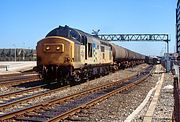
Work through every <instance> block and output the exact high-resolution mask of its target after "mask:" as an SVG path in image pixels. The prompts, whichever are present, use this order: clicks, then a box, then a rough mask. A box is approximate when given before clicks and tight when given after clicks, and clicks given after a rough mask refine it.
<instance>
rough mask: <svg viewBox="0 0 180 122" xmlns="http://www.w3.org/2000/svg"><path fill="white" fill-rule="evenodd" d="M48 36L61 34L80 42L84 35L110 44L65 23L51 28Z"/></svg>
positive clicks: (104, 43)
mask: <svg viewBox="0 0 180 122" xmlns="http://www.w3.org/2000/svg"><path fill="white" fill-rule="evenodd" d="M48 36H63V37H65V38H70V39H72V40H74V41H77V42H81V38H82V36H85V37H89V38H96V39H98V40H99V41H100V42H101V44H103V45H107V46H110V43H109V42H106V41H104V40H101V39H100V38H97V37H94V36H92V35H90V34H88V33H85V32H83V31H81V30H79V29H75V28H71V27H69V26H67V25H65V26H64V27H63V26H59V27H58V28H55V29H53V30H52V31H50V32H49V33H48V34H47V35H46V37H48Z"/></svg>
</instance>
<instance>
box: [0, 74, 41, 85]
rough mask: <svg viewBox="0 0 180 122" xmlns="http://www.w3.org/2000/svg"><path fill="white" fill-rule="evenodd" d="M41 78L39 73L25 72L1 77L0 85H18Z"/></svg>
mask: <svg viewBox="0 0 180 122" xmlns="http://www.w3.org/2000/svg"><path fill="white" fill-rule="evenodd" d="M39 80H40V78H39V77H38V75H37V74H24V75H17V76H14V75H13V76H11V77H6V78H1V79H0V86H6V87H7V86H13V85H18V84H21V83H26V82H32V81H39Z"/></svg>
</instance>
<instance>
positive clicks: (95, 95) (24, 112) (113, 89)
mask: <svg viewBox="0 0 180 122" xmlns="http://www.w3.org/2000/svg"><path fill="white" fill-rule="evenodd" d="M151 70H152V66H150V67H148V68H147V69H145V70H144V71H142V72H140V73H138V74H137V75H135V76H132V77H130V78H128V79H124V80H120V81H116V82H112V83H108V84H105V85H102V86H98V87H95V88H92V89H88V90H84V91H82V92H79V93H76V94H73V95H69V96H66V97H63V98H53V99H50V100H46V101H45V102H41V103H38V104H35V105H29V106H26V107H24V108H22V109H18V110H15V111H13V112H7V113H4V114H2V115H0V120H1V121H3V120H8V121H11V120H18V121H36V122H37V121H59V120H62V119H65V118H67V117H69V116H71V115H73V114H75V113H76V112H79V111H81V109H86V108H89V107H91V106H93V105H95V104H96V103H98V102H101V101H103V100H104V99H107V98H108V97H110V96H112V95H114V94H117V93H119V92H123V91H126V90H129V89H130V88H132V87H135V86H136V85H137V84H139V83H140V82H142V81H143V80H145V79H146V78H147V77H148V76H149V75H150V72H151ZM56 90H57V91H58V89H56ZM45 94H48V93H47V92H46V93H45ZM51 94H52V93H51ZM40 96H41V95H39V97H40ZM28 99H31V98H28ZM26 102H27V101H26ZM14 105H15V104H14ZM14 105H13V106H14ZM10 106H11V105H10ZM10 106H8V107H7V106H6V107H3V108H2V109H0V110H1V111H3V109H7V108H9V107H10Z"/></svg>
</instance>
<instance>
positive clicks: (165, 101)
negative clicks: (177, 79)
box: [125, 65, 174, 122]
mask: <svg viewBox="0 0 180 122" xmlns="http://www.w3.org/2000/svg"><path fill="white" fill-rule="evenodd" d="M154 73H155V74H154V75H157V76H158V81H157V83H156V85H155V87H153V88H152V89H151V90H150V91H149V93H148V94H147V95H146V97H145V99H144V100H143V102H142V103H141V104H140V105H139V106H138V107H137V108H136V110H134V111H133V113H131V114H130V115H129V116H128V117H127V118H126V120H125V122H134V121H143V122H172V116H173V110H174V97H173V82H174V79H173V78H174V77H173V74H172V73H166V72H165V70H164V68H163V67H162V66H161V65H156V69H155V71H154Z"/></svg>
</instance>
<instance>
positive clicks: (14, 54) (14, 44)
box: [13, 44, 16, 62]
mask: <svg viewBox="0 0 180 122" xmlns="http://www.w3.org/2000/svg"><path fill="white" fill-rule="evenodd" d="M13 46H14V47H15V48H14V61H15V62H16V45H15V44H13Z"/></svg>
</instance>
